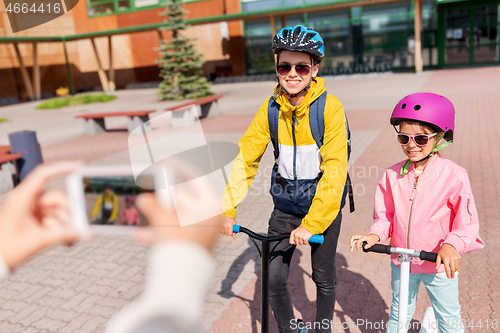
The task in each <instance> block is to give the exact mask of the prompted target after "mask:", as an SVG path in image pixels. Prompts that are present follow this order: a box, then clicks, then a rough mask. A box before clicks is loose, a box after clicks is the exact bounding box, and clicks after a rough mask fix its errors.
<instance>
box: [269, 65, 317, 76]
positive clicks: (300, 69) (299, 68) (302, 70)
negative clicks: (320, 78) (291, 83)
mask: <svg viewBox="0 0 500 333" xmlns="http://www.w3.org/2000/svg"><path fill="white" fill-rule="evenodd" d="M292 67H294V68H295V72H296V73H297V74H299V75H302V76H304V75H307V74H309V73H310V72H311V66H309V65H305V64H299V65H288V64H282V65H278V66H277V67H276V71H277V72H278V74H280V75H283V76H284V75H287V74H288V73H290V71H291V70H292Z"/></svg>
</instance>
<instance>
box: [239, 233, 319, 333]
mask: <svg viewBox="0 0 500 333" xmlns="http://www.w3.org/2000/svg"><path fill="white" fill-rule="evenodd" d="M233 232H235V233H240V232H242V233H244V234H247V235H248V236H249V237H250V240H251V241H252V242H253V244H254V245H255V247H256V248H257V251H259V255H260V258H261V261H262V271H261V274H262V288H261V295H262V304H261V333H268V332H269V261H270V259H271V254H272V253H273V252H274V249H275V248H276V246H278V245H279V244H280V243H281V241H283V240H285V239H288V238H289V237H290V235H289V234H288V235H280V236H273V237H268V236H263V235H260V234H257V233H255V232H253V231H252V230H250V229H247V228H245V227H242V226H240V225H238V224H235V225H233ZM256 239H257V240H260V241H261V243H262V248H261V247H259V246H258V245H257V243H256V242H255V240H256ZM324 239H325V238H324V237H323V235H313V236H312V237H311V238H309V243H317V244H323V241H324ZM276 241H277V242H278V243H276V245H275V246H274V247H273V249H272V250H270V247H271V244H270V243H271V242H276Z"/></svg>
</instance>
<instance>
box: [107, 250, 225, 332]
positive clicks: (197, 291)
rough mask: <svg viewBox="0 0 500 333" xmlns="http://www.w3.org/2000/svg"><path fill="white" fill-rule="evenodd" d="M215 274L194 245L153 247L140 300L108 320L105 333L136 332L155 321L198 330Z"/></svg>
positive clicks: (206, 257)
mask: <svg viewBox="0 0 500 333" xmlns="http://www.w3.org/2000/svg"><path fill="white" fill-rule="evenodd" d="M214 274H215V260H214V259H213V257H212V255H211V254H210V253H209V252H208V251H207V250H206V249H205V248H203V247H201V246H200V245H198V244H196V243H193V242H187V241H173V242H163V243H159V244H156V245H154V246H153V247H152V249H151V253H150V255H149V267H148V275H147V278H146V286H145V290H144V293H143V294H142V295H141V296H140V298H139V301H137V302H134V303H131V304H129V305H127V306H126V307H124V308H123V309H122V310H121V311H120V312H119V313H118V314H116V315H115V316H113V317H112V318H111V320H110V321H109V323H108V329H107V331H106V332H109V333H129V332H130V333H131V332H139V330H140V327H143V326H144V325H146V324H147V323H148V322H149V321H152V320H155V319H157V318H172V319H173V321H175V322H177V323H182V325H181V326H182V327H201V325H202V323H203V312H204V304H205V296H206V293H207V291H208V289H209V288H210V286H211V282H212V279H213V276H214ZM176 326H177V325H176ZM174 331H175V332H176V330H173V332H174Z"/></svg>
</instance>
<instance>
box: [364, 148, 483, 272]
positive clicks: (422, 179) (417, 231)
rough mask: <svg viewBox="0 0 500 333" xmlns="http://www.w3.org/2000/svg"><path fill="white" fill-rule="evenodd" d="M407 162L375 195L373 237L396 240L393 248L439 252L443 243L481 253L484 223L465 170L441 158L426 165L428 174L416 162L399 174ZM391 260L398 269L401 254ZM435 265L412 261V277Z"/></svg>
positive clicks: (397, 166)
mask: <svg viewBox="0 0 500 333" xmlns="http://www.w3.org/2000/svg"><path fill="white" fill-rule="evenodd" d="M404 162H405V161H402V162H400V163H398V164H395V165H393V166H392V167H390V168H389V169H387V170H386V171H385V173H384V175H383V176H382V179H381V180H380V182H379V183H378V186H377V190H376V193H375V209H374V213H373V218H374V220H375V222H374V224H373V225H372V227H371V228H370V230H369V233H370V234H376V235H378V236H379V237H380V242H384V241H386V240H387V239H388V238H389V237H391V243H390V244H391V246H395V247H403V248H410V249H414V250H417V251H420V250H425V251H432V252H439V250H440V249H441V246H442V245H443V244H445V243H446V244H450V245H453V246H454V247H455V248H456V249H457V250H458V252H459V253H460V254H464V253H467V252H471V251H475V250H479V249H482V248H483V247H484V242H483V241H482V239H481V237H479V219H478V216H477V211H476V204H475V202H474V196H473V195H472V190H471V187H470V183H469V177H468V176H467V172H466V171H465V169H464V168H462V167H460V166H458V165H457V164H455V163H454V162H452V161H450V160H447V159H444V158H442V157H440V156H439V155H438V154H436V155H434V157H433V158H432V159H431V160H430V161H429V163H428V164H427V166H426V168H425V170H424V172H423V174H421V175H419V174H417V173H416V172H415V169H414V167H413V163H412V165H411V167H410V171H409V172H408V174H407V175H405V176H401V175H400V174H399V171H400V169H401V166H402V165H403V164H404ZM392 261H393V262H394V264H396V265H398V266H399V262H398V259H397V255H395V254H393V255H392ZM435 267H436V265H435V264H434V263H431V262H427V261H422V260H420V259H418V258H413V259H412V262H411V264H410V269H411V272H412V273H437V272H444V265H441V267H440V268H439V270H438V271H436V268H435Z"/></svg>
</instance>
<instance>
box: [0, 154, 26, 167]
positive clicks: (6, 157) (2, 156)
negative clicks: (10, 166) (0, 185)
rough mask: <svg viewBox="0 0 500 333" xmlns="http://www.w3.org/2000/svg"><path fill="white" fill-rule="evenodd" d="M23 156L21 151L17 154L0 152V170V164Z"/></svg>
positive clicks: (0, 165)
mask: <svg viewBox="0 0 500 333" xmlns="http://www.w3.org/2000/svg"><path fill="white" fill-rule="evenodd" d="M21 158H23V155H22V154H21V153H17V154H0V170H2V164H4V163H7V162H12V161H15V160H19V159H21Z"/></svg>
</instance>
